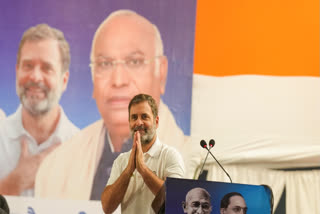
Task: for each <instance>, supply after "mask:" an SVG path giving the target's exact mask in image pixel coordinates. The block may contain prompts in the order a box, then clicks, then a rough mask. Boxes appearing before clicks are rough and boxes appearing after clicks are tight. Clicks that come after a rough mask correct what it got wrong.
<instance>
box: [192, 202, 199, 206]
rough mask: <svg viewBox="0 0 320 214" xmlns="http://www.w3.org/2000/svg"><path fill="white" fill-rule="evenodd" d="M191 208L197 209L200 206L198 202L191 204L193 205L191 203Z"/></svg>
mask: <svg viewBox="0 0 320 214" xmlns="http://www.w3.org/2000/svg"><path fill="white" fill-rule="evenodd" d="M192 206H193V207H199V206H200V202H193V203H192Z"/></svg>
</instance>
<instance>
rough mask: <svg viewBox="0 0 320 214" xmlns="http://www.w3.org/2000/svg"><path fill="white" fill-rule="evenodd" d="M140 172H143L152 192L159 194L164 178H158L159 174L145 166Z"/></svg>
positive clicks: (142, 174)
mask: <svg viewBox="0 0 320 214" xmlns="http://www.w3.org/2000/svg"><path fill="white" fill-rule="evenodd" d="M140 174H141V176H142V178H143V180H144V182H145V184H146V185H147V186H148V188H149V189H150V190H151V192H152V193H153V194H154V195H157V193H158V192H159V190H160V189H161V187H162V185H163V183H164V181H163V180H162V179H160V178H158V176H157V175H156V174H154V173H153V172H152V171H151V170H150V169H149V168H148V167H146V168H144V169H143V170H142V171H141V172H140Z"/></svg>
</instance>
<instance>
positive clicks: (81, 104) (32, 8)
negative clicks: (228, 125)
mask: <svg viewBox="0 0 320 214" xmlns="http://www.w3.org/2000/svg"><path fill="white" fill-rule="evenodd" d="M123 8H125V9H132V10H135V11H136V12H138V13H140V14H141V15H143V16H145V17H146V18H148V19H149V20H151V21H152V22H153V23H154V24H156V25H157V26H158V28H159V30H160V32H161V35H162V39H163V42H164V52H165V54H166V55H167V57H168V59H169V71H168V72H169V74H168V79H167V85H166V93H165V95H164V96H163V97H162V98H163V100H164V102H165V103H166V104H168V106H169V108H170V109H171V111H172V112H173V114H174V116H175V118H176V121H177V123H178V125H179V126H180V127H181V128H182V130H183V131H184V133H185V134H190V117H191V95H192V75H193V50H194V32H195V13H196V1H195V0H188V1H185V0H177V1H170V0H166V1H156V0H103V1H102V0H68V1H41V0H32V1H26V2H21V1H15V0H13V1H1V3H0V33H1V34H0V35H1V37H0V50H1V51H0V67H1V79H0V108H1V109H3V110H4V111H5V113H6V114H7V115H10V114H12V113H13V112H15V110H16V108H17V106H18V104H19V99H18V97H17V95H16V91H15V63H16V54H17V50H18V45H19V41H20V39H21V36H22V34H23V32H24V31H25V30H26V29H27V28H29V27H30V26H33V25H36V24H39V23H47V24H49V25H51V26H53V27H56V28H58V29H60V30H62V31H63V32H64V34H65V37H66V39H67V41H68V42H69V44H70V47H71V66H70V81H69V84H68V88H67V91H66V92H65V94H64V95H63V97H62V99H61V102H60V103H61V105H62V106H63V108H64V111H65V112H66V114H67V115H68V117H69V118H70V119H71V120H72V121H73V122H74V123H75V124H76V125H77V126H79V127H80V128H84V127H85V126H87V125H89V124H91V123H92V122H94V121H96V120H98V119H100V115H99V112H98V110H97V107H96V104H95V101H94V100H93V99H92V82H91V76H90V70H89V66H88V65H89V54H90V49H91V41H92V38H93V34H94V32H95V30H96V28H97V27H98V25H99V24H100V23H101V22H102V21H103V20H104V19H105V17H106V16H107V15H108V14H109V13H110V12H112V11H114V10H117V9H123Z"/></svg>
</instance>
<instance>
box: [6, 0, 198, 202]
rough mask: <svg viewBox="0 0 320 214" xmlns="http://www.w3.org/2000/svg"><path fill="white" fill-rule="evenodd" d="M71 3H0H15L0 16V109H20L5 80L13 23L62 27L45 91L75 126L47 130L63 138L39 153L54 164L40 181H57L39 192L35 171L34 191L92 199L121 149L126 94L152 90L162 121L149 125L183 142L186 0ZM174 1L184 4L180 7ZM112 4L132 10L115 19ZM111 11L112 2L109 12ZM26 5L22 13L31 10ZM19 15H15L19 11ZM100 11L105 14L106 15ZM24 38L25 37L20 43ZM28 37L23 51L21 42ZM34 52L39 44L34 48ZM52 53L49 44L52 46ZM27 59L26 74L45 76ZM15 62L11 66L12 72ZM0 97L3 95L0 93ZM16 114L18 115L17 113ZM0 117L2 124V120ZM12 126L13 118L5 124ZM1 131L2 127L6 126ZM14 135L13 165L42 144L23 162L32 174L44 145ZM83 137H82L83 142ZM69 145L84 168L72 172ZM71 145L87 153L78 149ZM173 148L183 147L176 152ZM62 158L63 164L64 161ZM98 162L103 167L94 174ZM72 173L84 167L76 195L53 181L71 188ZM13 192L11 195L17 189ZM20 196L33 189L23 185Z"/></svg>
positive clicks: (15, 30)
mask: <svg viewBox="0 0 320 214" xmlns="http://www.w3.org/2000/svg"><path fill="white" fill-rule="evenodd" d="M35 1H36V2H37V0H35ZM72 2H73V0H72V1H70V2H68V4H65V5H64V6H63V7H61V5H58V4H56V3H54V2H49V3H44V2H42V1H39V2H37V7H35V8H29V7H22V5H17V4H16V3H15V2H7V3H1V8H7V9H8V10H10V9H11V10H12V11H13V10H14V11H15V12H14V13H1V15H0V17H1V19H0V20H1V21H0V26H1V28H2V29H6V31H4V34H3V37H4V38H8V39H7V41H8V42H7V43H5V44H4V45H3V51H2V52H0V56H1V57H2V59H5V60H3V61H1V62H0V64H1V66H2V68H3V71H4V74H3V78H2V79H1V80H0V82H1V84H0V100H1V108H2V110H3V111H4V113H5V114H6V115H8V116H7V118H11V117H10V116H11V115H12V114H14V111H13V109H17V108H18V110H17V111H18V112H19V109H21V108H22V110H23V105H22V107H19V102H20V101H19V100H20V99H17V97H16V95H15V88H16V87H15V85H16V84H15V83H16V80H15V79H14V78H15V73H14V70H15V64H16V62H17V63H18V61H17V58H16V52H17V50H18V49H19V47H18V45H19V41H20V39H21V35H22V34H23V32H24V31H26V29H29V28H30V27H32V26H38V25H39V24H43V25H46V26H49V27H51V28H56V29H59V31H61V32H63V34H64V37H65V40H66V41H68V45H69V52H70V54H69V55H70V56H69V64H70V65H69V68H68V70H67V71H66V72H62V71H64V69H65V68H63V69H62V71H61V77H59V76H57V77H56V78H57V79H56V80H55V81H57V83H59V81H60V82H61V83H59V84H61V85H59V84H57V90H56V92H57V93H60V96H58V97H56V98H55V100H56V101H55V103H59V106H61V107H60V110H59V111H57V110H56V108H55V112H60V113H61V115H63V114H62V113H64V112H65V114H66V115H68V119H69V120H70V123H73V124H74V126H75V129H74V130H75V131H76V130H77V128H76V127H78V128H80V129H82V131H81V132H80V133H79V134H78V135H75V137H74V138H72V139H71V140H67V139H56V138H54V137H52V138H50V140H51V141H54V142H55V143H54V144H55V145H54V146H53V147H54V148H55V147H56V145H59V144H60V143H61V145H63V146H61V147H60V146H59V149H58V150H55V153H54V154H53V153H52V156H50V158H49V159H48V161H47V163H48V164H49V163H50V166H52V168H51V169H50V170H52V173H54V172H58V173H57V174H55V175H56V176H57V175H59V176H60V177H61V179H60V180H59V179H57V180H54V177H52V178H53V179H52V180H50V179H49V180H50V181H48V182H53V187H57V188H55V191H57V192H59V193H52V194H51V193H50V191H48V194H42V193H43V192H42V191H43V190H44V189H43V188H41V184H42V182H41V180H42V179H39V185H38V186H40V188H39V195H40V196H43V197H51V196H52V197H56V196H57V197H61V198H72V199H77V198H84V199H99V194H101V191H102V190H103V187H104V186H105V185H106V183H107V181H108V176H109V174H110V172H111V166H112V163H113V161H114V159H115V158H116V157H117V156H118V155H119V154H120V153H121V152H124V151H128V150H129V149H130V148H131V145H132V141H131V140H130V131H129V126H128V118H127V116H128V112H127V105H128V103H129V100H130V99H131V98H132V97H133V96H134V95H136V94H138V93H148V94H151V95H152V96H154V97H155V100H156V102H157V105H159V115H160V116H161V118H162V123H160V124H162V125H160V126H159V127H158V134H159V138H160V139H161V140H163V141H164V142H165V143H166V144H172V145H173V146H174V147H176V148H179V150H183V148H185V147H184V146H181V145H183V144H184V143H190V139H189V138H188V136H187V135H189V134H190V115H191V90H192V74H193V49H194V43H193V41H194V28H195V10H196V7H195V6H196V1H190V2H187V3H186V2H184V3H183V4H181V2H182V1H181V2H180V3H179V1H178V2H175V3H174V4H172V3H170V2H169V1H166V2H162V3H161V4H160V2H159V3H150V2H149V1H146V0H140V1H139V2H138V4H137V2H132V1H129V0H120V1H114V0H109V1H105V2H103V3H101V2H99V1H82V2H78V1H74V3H72ZM75 2H76V3H75ZM181 5H183V8H184V10H180V9H181ZM120 8H129V9H130V10H129V11H132V12H129V16H131V17H133V18H129V19H128V20H124V18H123V17H126V15H125V14H122V15H121V12H119V11H121V10H119V9H120ZM177 8H179V10H177ZM55 10H59V11H61V13H60V15H59V16H57V15H56V14H54V13H53V11H55ZM126 10H127V9H126ZM126 10H124V11H126ZM163 10H165V11H167V12H166V14H164V13H163V12H161V11H163ZM114 11H118V14H117V13H116V12H114ZM112 12H114V16H115V17H113V18H112V16H111V15H110V14H111V13H112ZM80 13H81V15H80ZM124 13H125V12H124ZM130 13H132V14H134V15H132V14H131V15H130ZM12 14H19V16H17V15H16V16H12ZM27 14H32V16H30V15H27ZM61 14H63V15H61ZM83 14H87V15H83ZM89 15H90V16H89ZM20 16H21V17H23V19H21V18H19V17H20ZM74 17H77V19H75V18H74ZM107 17H109V18H110V20H108V21H107ZM137 17H138V18H137ZM132 23H133V24H132ZM181 23H184V24H181ZM131 24H132V25H131ZM119 25H122V26H127V28H123V29H122V28H121V29H120V28H119V27H117V26H119ZM12 26H15V27H12ZM129 27H130V28H129ZM130 37H131V38H130ZM9 38H10V39H9ZM135 38H138V40H135ZM130 39H131V40H130ZM39 43H41V44H42V43H43V42H41V41H40V42H39ZM32 44H33V43H31V45H32ZM35 44H37V43H35ZM26 45H29V46H30V44H29V43H26ZM29 46H28V50H30V48H31V47H30V48H29ZM36 47H37V46H36ZM50 47H51V46H50ZM41 53H42V52H40V51H39V54H41ZM62 53H63V52H61V51H60V52H58V54H62ZM42 56H43V57H44V56H45V55H42ZM61 57H62V56H61ZM59 63H61V62H59ZM52 64H53V63H52ZM27 66H29V65H24V68H25V67H27ZM31 66H33V67H32V69H30V71H31V72H29V73H30V74H31V76H32V78H33V79H32V82H40V83H39V84H46V81H47V79H48V78H44V77H41V78H42V79H41V78H39V76H40V75H39V74H42V73H43V72H44V71H42V73H41V72H39V71H38V70H37V69H38V67H37V66H38V64H36V65H31ZM45 66H47V64H43V65H39V67H40V68H41V69H44V68H45V69H46V67H45ZM54 66H58V64H57V65H55V64H54ZM17 68H19V67H17ZM20 70H21V69H20ZM20 70H18V69H17V73H16V74H17V75H18V74H19V73H18V71H20ZM56 74H59V72H56ZM47 76H48V75H47ZM34 77H36V78H37V80H35V78H34ZM58 77H59V78H58ZM17 78H18V76H17ZM30 79H31V78H30ZM17 81H18V80H17ZM32 84H33V83H32ZM28 87H29V86H28ZM36 87H40V86H36ZM43 90H44V89H43ZM62 92H63V93H62ZM17 93H18V92H17ZM37 93H38V92H37ZM62 95H63V96H62ZM48 96H49V94H48ZM60 97H61V99H60ZM3 100H6V102H2V101H3ZM62 107H63V108H62ZM62 109H63V111H62ZM61 115H60V116H61ZM17 117H18V118H19V115H18V116H17ZM61 117H62V116H61ZM100 118H101V119H100ZM1 121H2V120H1ZM22 122H23V121H22ZM3 124H4V125H3V126H6V124H7V122H5V123H3ZM23 125H25V124H23ZM45 125H48V124H45ZM17 128H18V127H15V126H14V128H13V130H15V129H17ZM3 130H4V134H6V132H7V130H6V129H3ZM21 130H23V131H25V127H24V126H23V127H22V128H21ZM32 131H34V129H33V128H32V129H31V131H30V132H32ZM51 131H52V132H53V131H54V129H53V128H52V129H51ZM64 131H66V132H68V134H69V135H73V134H74V133H75V132H74V131H72V130H70V129H69V128H65V129H64ZM31 136H33V135H31ZM48 136H50V135H48ZM92 136H95V137H92ZM29 138H31V137H29ZM34 138H35V137H34ZM31 139H32V138H31ZM16 141H17V143H15V147H16V149H14V151H15V152H14V157H15V161H12V162H10V164H9V165H10V167H11V168H12V169H14V168H18V169H21V167H18V166H19V161H20V163H21V162H23V161H22V160H24V159H23V157H29V156H31V155H35V151H38V152H40V151H47V150H45V149H48V151H47V152H46V153H45V155H41V157H42V158H41V161H39V162H38V163H37V165H36V167H34V168H33V169H34V170H33V172H34V173H33V177H35V174H36V172H37V169H38V166H39V165H40V164H41V162H42V160H43V159H44V158H45V157H46V156H47V154H48V153H49V152H51V151H52V150H54V148H52V149H51V148H49V146H44V145H46V144H43V145H42V146H41V145H40V144H39V145H38V144H35V145H33V144H30V143H29V142H28V141H25V139H24V138H23V139H17V140H16ZM40 141H43V139H41V140H40ZM0 143H1V145H0V148H1V150H2V149H4V148H3V147H1V146H4V145H5V143H8V142H7V141H6V140H5V142H4V143H2V142H0ZM87 143H91V145H90V146H88V145H86V144H87ZM75 144H76V145H75ZM67 145H68V146H67ZM92 145H94V146H92ZM88 148H90V149H92V150H90V149H88ZM75 150H77V151H79V157H80V156H81V155H82V156H81V158H80V159H81V162H80V163H81V164H83V163H84V164H85V165H87V166H88V168H87V169H88V170H89V172H83V171H81V170H78V171H77V169H78V168H77V166H74V162H73V160H72V157H73V158H75V157H74V156H73V155H71V154H74V151H75ZM80 151H81V152H84V153H87V156H86V155H83V154H82V153H81V152H80ZM89 151H91V152H89ZM180 152H182V153H183V155H184V152H183V151H180ZM88 154H90V155H88ZM105 154H107V155H105ZM31 157H32V156H31ZM57 157H61V158H62V159H61V162H59V161H55V159H56V158H57ZM102 157H103V158H102ZM19 158H20V159H19ZM18 160H19V161H18ZM66 160H67V162H66V163H65V164H62V165H63V169H61V168H59V167H61V166H62V165H60V164H61V163H62V162H63V161H66ZM68 161H71V162H72V163H71V162H70V164H68ZM51 163H52V165H51ZM80 163H79V166H80V165H81V164H80ZM194 167H195V165H194ZM99 169H105V170H104V172H103V173H102V174H99V173H98V171H99ZM42 170H43V171H44V173H49V172H46V170H49V169H48V168H46V167H45V166H44V167H42ZM75 171H77V172H76V173H75ZM100 171H101V170H100ZM79 172H80V174H81V173H84V174H85V175H86V176H85V177H84V178H85V179H88V180H89V182H86V183H88V184H86V185H84V186H83V189H82V190H81V192H83V193H85V197H83V195H81V194H78V192H74V191H73V190H70V191H71V194H67V192H68V191H69V190H68V187H69V185H66V186H67V187H65V186H64V187H63V188H64V189H60V188H58V187H61V185H60V183H59V182H60V181H61V182H64V183H66V184H70V186H72V187H75V186H76V187H79V186H77V185H79V184H80V183H81V182H82V180H81V179H80V181H78V182H80V183H77V182H73V181H74V180H73V178H74V177H72V176H77V175H78V173H79ZM1 173H2V174H3V175H1V176H2V178H5V177H7V176H8V175H9V171H3V172H1ZM28 173H30V172H28ZM68 173H70V174H72V176H70V174H68ZM41 175H43V173H40V176H39V178H41V177H42V176H41ZM48 175H49V174H48ZM67 177H68V178H67ZM23 180H25V178H24V179H23ZM33 185H34V178H33V179H30V181H29V184H28V185H26V186H28V187H27V189H29V188H30V186H31V187H32V188H31V189H33ZM80 186H82V185H81V184H80ZM93 187H95V188H93ZM92 188H93V189H92ZM13 194H14V195H19V194H18V193H13ZM28 195H33V192H31V193H29V194H28Z"/></svg>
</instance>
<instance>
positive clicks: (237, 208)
mask: <svg viewBox="0 0 320 214" xmlns="http://www.w3.org/2000/svg"><path fill="white" fill-rule="evenodd" d="M233 211H235V212H240V211H241V208H240V207H235V208H233Z"/></svg>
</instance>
